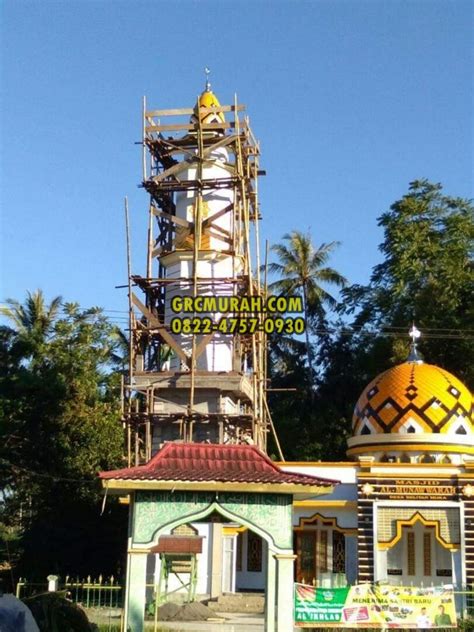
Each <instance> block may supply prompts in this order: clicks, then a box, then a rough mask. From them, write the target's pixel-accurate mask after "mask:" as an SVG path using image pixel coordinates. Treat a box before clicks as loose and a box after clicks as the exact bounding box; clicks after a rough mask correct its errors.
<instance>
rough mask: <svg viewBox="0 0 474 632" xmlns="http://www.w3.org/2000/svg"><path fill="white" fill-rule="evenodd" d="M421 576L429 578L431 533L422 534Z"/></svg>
mask: <svg viewBox="0 0 474 632" xmlns="http://www.w3.org/2000/svg"><path fill="white" fill-rule="evenodd" d="M423 575H424V576H425V577H430V576H431V533H429V532H428V531H425V533H424V534H423Z"/></svg>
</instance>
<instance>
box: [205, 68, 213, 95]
mask: <svg viewBox="0 0 474 632" xmlns="http://www.w3.org/2000/svg"><path fill="white" fill-rule="evenodd" d="M204 72H205V73H206V87H205V88H204V92H210V91H211V82H210V81H209V75H210V74H211V71H210V69H209V68H208V67H207V66H206V67H205V68H204Z"/></svg>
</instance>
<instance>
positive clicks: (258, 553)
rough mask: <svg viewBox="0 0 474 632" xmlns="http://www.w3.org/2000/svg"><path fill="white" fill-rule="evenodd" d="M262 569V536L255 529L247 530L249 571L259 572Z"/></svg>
mask: <svg viewBox="0 0 474 632" xmlns="http://www.w3.org/2000/svg"><path fill="white" fill-rule="evenodd" d="M261 570H262V538H261V537H260V536H258V535H257V534H256V533H253V531H247V571H249V572H250V573H259V572H260V571H261Z"/></svg>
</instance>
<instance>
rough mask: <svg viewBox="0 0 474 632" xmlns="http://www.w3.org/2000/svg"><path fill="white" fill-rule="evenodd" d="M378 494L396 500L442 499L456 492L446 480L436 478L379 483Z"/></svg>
mask: <svg viewBox="0 0 474 632" xmlns="http://www.w3.org/2000/svg"><path fill="white" fill-rule="evenodd" d="M379 494H380V495H384V496H388V497H389V498H391V499H397V500H402V499H403V500H409V499H424V500H426V498H427V497H430V498H436V499H438V500H443V499H448V498H451V497H452V496H454V495H455V494H456V487H455V486H454V485H450V484H449V483H447V482H444V481H438V480H429V479H427V480H416V479H415V480H409V479H400V480H395V481H394V482H392V483H390V484H383V485H381V486H380V490H379Z"/></svg>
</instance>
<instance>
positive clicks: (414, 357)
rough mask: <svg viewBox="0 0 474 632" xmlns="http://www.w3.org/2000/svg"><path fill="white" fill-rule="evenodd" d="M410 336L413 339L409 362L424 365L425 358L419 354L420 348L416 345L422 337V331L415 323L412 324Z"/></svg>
mask: <svg viewBox="0 0 474 632" xmlns="http://www.w3.org/2000/svg"><path fill="white" fill-rule="evenodd" d="M408 335H409V336H410V338H411V348H410V353H409V355H408V358H407V362H416V363H417V364H422V363H423V358H422V357H421V355H420V354H419V352H418V348H417V345H416V341H417V340H418V338H420V337H421V331H419V330H418V329H417V328H416V327H415V323H413V324H412V326H411V329H410V331H409V332H408Z"/></svg>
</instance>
